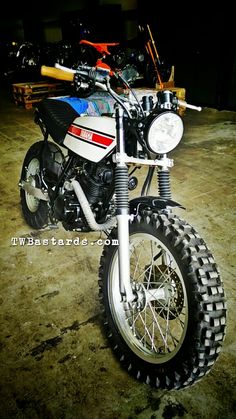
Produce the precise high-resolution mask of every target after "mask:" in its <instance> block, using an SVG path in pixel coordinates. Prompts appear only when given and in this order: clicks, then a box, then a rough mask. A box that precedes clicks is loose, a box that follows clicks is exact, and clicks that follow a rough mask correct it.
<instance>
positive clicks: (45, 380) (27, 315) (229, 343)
mask: <svg viewBox="0 0 236 419" xmlns="http://www.w3.org/2000/svg"><path fill="white" fill-rule="evenodd" d="M9 98H10V96H9V94H8V93H7V92H5V94H4V92H3V91H2V92H1V99H0V100H1V108H0V141H1V160H0V161H1V170H0V180H1V182H0V185H1V195H0V199H1V208H0V211H1V237H0V240H1V255H0V257H1V259H0V261H1V262H0V263H1V266H0V271H1V283H0V284H1V285H0V289H1V292H0V313H1V317H0V322H1V328H0V336H1V340H0V365H1V373H0V399H1V400H0V418H1V419H2V418H4V419H5V418H6V419H8V418H30V419H36V418H43V419H51V418H53V419H54V418H56V419H59V418H60V419H62V418H65V419H72V418H76V419H77V418H78V419H117V418H119V419H128V418H129V419H136V418H137V419H158V418H165V419H169V418H180V417H182V418H188V419H191V418H197V419H218V418H219V419H220V418H224V419H229V418H235V417H236V353H235V351H236V341H235V336H236V326H235V322H234V319H235V300H236V281H235V279H236V278H235V276H236V271H235V254H236V249H235V203H236V200H235V185H236V170H235V158H236V131H235V127H236V113H232V112H228V111H221V112H218V111H216V110H213V109H204V110H203V111H202V112H201V113H198V112H194V111H187V112H186V113H185V115H184V123H185V136H184V139H183V141H182V143H181V145H180V146H179V147H178V148H177V149H176V150H175V151H174V152H173V153H172V157H173V158H174V159H175V167H174V168H173V169H172V189H173V199H175V200H176V201H178V202H181V203H182V205H183V206H185V207H186V208H187V211H186V212H184V211H182V212H181V216H182V217H183V218H186V219H187V220H188V221H189V222H190V223H191V224H193V225H194V227H195V228H196V229H197V230H198V231H199V233H200V235H202V236H203V237H204V239H205V240H206V242H207V244H208V246H209V247H210V249H211V250H212V251H213V254H214V256H215V258H216V260H217V262H218V266H219V268H220V271H221V274H222V277H223V280H224V283H225V290H226V294H227V299H228V328H227V334H226V339H225V343H224V346H223V350H222V352H221V354H220V357H219V359H218V360H217V362H216V364H215V366H214V367H213V369H212V370H211V372H210V373H209V374H208V375H207V376H206V377H204V378H203V379H202V381H200V382H199V383H198V384H196V385H195V386H193V387H191V388H188V389H185V390H181V391H172V392H163V391H157V390H156V391H155V390H154V389H151V388H149V387H148V386H147V385H145V384H140V383H139V382H137V381H135V380H133V379H132V378H131V377H129V375H128V374H127V373H126V371H124V370H122V369H121V367H120V365H119V363H118V362H117V361H116V360H115V358H114V357H113V354H112V352H111V350H110V348H109V346H108V345H107V342H106V339H105V338H104V336H103V334H102V326H101V323H100V307H99V300H98V286H97V277H98V266H99V258H100V254H101V250H102V249H101V248H100V247H99V246H93V247H92V246H91V245H88V246H86V247H82V246H59V245H58V246H52V245H51V246H19V245H18V246H13V244H12V238H13V237H17V238H19V237H34V238H40V239H43V238H49V239H50V238H51V237H55V238H56V239H65V238H74V237H75V233H73V234H72V233H71V232H65V231H64V230H63V229H62V227H60V228H59V229H58V230H55V231H52V230H51V231H48V230H47V231H43V232H35V231H32V230H31V229H30V228H29V227H28V226H27V225H26V224H25V222H24V220H23V218H22V215H21V209H20V204H19V190H18V186H17V184H18V180H19V176H20V171H21V164H22V161H23V158H24V155H25V153H26V151H27V149H28V148H29V146H30V145H31V144H32V143H34V142H35V141H36V140H37V139H39V138H40V132H39V129H38V127H37V126H35V124H34V122H33V110H29V111H26V110H24V109H22V108H19V107H16V106H15V105H14V103H12V102H11V101H10V100H9ZM139 176H140V178H141V177H142V173H140V175H139ZM136 193H138V192H136ZM76 236H79V237H80V238H85V237H86V238H87V239H88V240H89V242H90V241H91V240H93V239H96V238H97V237H98V235H97V234H95V233H90V234H89V233H86V234H79V235H78V234H76Z"/></svg>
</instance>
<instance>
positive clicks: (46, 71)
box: [41, 65, 74, 81]
mask: <svg viewBox="0 0 236 419" xmlns="http://www.w3.org/2000/svg"><path fill="white" fill-rule="evenodd" d="M41 75H42V76H46V77H52V78H54V79H58V80H65V81H73V80H74V74H73V73H70V72H68V71H64V70H61V69H59V68H55V67H47V66H46V65H42V67H41Z"/></svg>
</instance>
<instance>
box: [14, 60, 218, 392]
mask: <svg viewBox="0 0 236 419" xmlns="http://www.w3.org/2000/svg"><path fill="white" fill-rule="evenodd" d="M41 72H42V75H43V76H47V77H53V78H57V79H60V80H67V81H68V82H70V83H73V84H74V85H76V89H77V92H78V93H79V92H80V91H81V90H83V89H87V90H88V91H89V90H90V89H92V90H93V89H94V86H95V87H96V89H98V90H100V91H101V93H102V94H104V97H111V98H112V100H113V103H114V109H112V112H110V113H109V112H106V113H105V114H101V115H97V116H91V115H89V112H87V113H86V109H85V105H86V100H85V99H82V102H81V99H80V98H77V99H76V98H73V99H75V100H74V101H76V100H77V101H78V103H79V104H80V105H81V103H82V105H83V106H84V108H83V109H82V108H81V110H80V111H79V110H78V108H77V110H76V109H75V106H74V102H73V101H72V102H71V103H70V98H67V99H66V98H64V99H63V98H62V99H61V98H47V99H44V100H42V101H41V102H40V103H39V104H38V106H37V109H36V111H35V122H36V124H38V125H39V127H40V128H41V131H42V135H43V140H40V141H38V142H36V143H34V144H33V145H32V146H31V147H30V148H29V150H28V152H27V153H26V156H25V159H24V162H23V166H22V172H21V177H20V182H19V186H20V198H21V206H22V212H23V216H24V218H25V220H26V222H27V223H28V225H29V226H31V227H33V228H34V229H43V228H45V227H47V226H49V227H55V226H56V225H57V224H58V223H59V222H61V223H62V225H63V227H64V228H65V229H66V230H71V231H75V232H89V231H100V232H102V233H103V234H104V235H105V237H106V240H105V243H104V247H103V251H102V255H101V259H100V268H99V279H98V286H99V294H100V299H101V305H102V308H103V313H104V314H103V315H104V319H103V324H104V330H105V333H106V336H107V339H108V341H109V342H110V345H111V348H112V349H113V351H114V353H115V355H116V357H117V358H118V360H119V361H120V363H121V365H122V366H123V367H124V368H125V369H126V370H127V371H128V373H130V374H131V375H132V376H133V377H135V379H137V380H140V381H142V382H144V383H147V384H148V385H150V386H152V387H156V388H160V389H167V390H171V389H182V388H185V387H187V386H190V385H192V384H194V383H196V382H197V381H199V380H200V379H201V378H202V377H203V376H205V374H207V373H208V372H209V371H210V370H211V368H212V366H213V365H214V364H215V361H216V360H217V357H218V355H219V352H220V351H221V347H222V343H223V340H224V335H225V327H226V302H225V297H224V289H223V283H222V280H221V278H220V274H219V271H218V268H217V265H216V262H215V260H214V257H213V255H212V253H211V252H210V250H209V249H208V247H207V244H206V243H205V241H204V240H203V238H201V237H200V236H199V234H198V233H197V232H196V230H195V228H194V227H193V226H192V225H190V224H189V223H188V222H187V221H185V220H183V219H182V218H180V217H179V216H178V215H176V214H175V209H178V208H183V207H182V205H181V204H180V203H177V202H175V201H173V200H172V199H171V188H170V169H171V167H173V164H174V163H173V159H171V158H169V157H168V153H169V152H171V151H172V150H173V149H175V147H177V146H178V144H179V143H180V141H181V139H182V137H183V133H184V125H183V120H182V118H181V116H180V115H179V113H178V109H179V107H180V106H185V107H187V108H190V109H196V110H200V108H197V107H195V106H193V105H189V104H187V103H186V102H182V101H180V100H178V98H177V97H176V96H175V95H174V94H173V93H172V92H171V91H168V90H167V91H165V90H163V91H159V92H157V94H156V97H153V96H148V95H145V96H144V97H142V98H139V97H138V96H137V93H136V92H135V91H134V90H133V89H132V88H130V87H129V86H128V83H127V82H126V80H125V79H124V78H123V76H122V74H119V73H115V72H113V71H112V70H110V69H109V68H107V67H99V66H96V67H90V66H88V65H87V66H83V65H82V66H78V68H77V69H68V68H61V67H60V68H50V67H46V66H43V67H42V71H41ZM112 78H117V79H119V80H120V81H121V82H122V83H123V84H124V85H125V88H126V89H128V88H129V91H130V94H129V95H127V94H125V95H122V94H118V93H117V92H116V91H115V90H114V89H113V88H112V87H111V80H112ZM49 136H50V137H51V138H50V140H49ZM140 167H146V168H147V174H146V178H145V181H144V183H143V185H142V190H141V194H140V196H137V197H135V198H133V199H129V191H133V190H135V188H136V186H137V182H138V179H137V177H135V176H134V173H135V170H137V168H140ZM155 172H156V177H157V184H158V188H159V193H158V192H157V193H155V194H154V195H150V188H151V183H152V179H153V176H154V174H155Z"/></svg>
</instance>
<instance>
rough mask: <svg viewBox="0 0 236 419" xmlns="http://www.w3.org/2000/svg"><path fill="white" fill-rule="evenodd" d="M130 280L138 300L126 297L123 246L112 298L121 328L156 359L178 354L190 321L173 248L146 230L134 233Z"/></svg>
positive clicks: (136, 347) (140, 351)
mask: <svg viewBox="0 0 236 419" xmlns="http://www.w3.org/2000/svg"><path fill="white" fill-rule="evenodd" d="M130 270H131V283H132V287H133V290H134V293H135V294H136V297H137V302H136V303H134V304H132V307H131V306H130V305H128V304H127V303H124V302H122V301H121V296H120V292H119V272H118V251H116V253H115V254H114V257H113V261H112V264H111V268H110V275H109V286H108V298H109V302H110V308H111V313H112V316H113V319H114V321H115V323H116V325H117V326H118V328H119V332H120V334H121V335H122V337H123V339H124V340H125V342H126V344H127V345H128V346H129V347H130V348H131V350H132V351H133V352H134V353H135V354H136V355H138V356H139V357H140V358H142V359H143V360H145V361H147V362H151V363H156V364H158V363H163V362H166V361H168V360H170V359H171V358H173V357H174V356H175V355H176V353H177V352H178V351H179V349H180V348H181V346H182V343H183V341H184V338H185V335H186V330H187V325H188V306H187V294H186V289H185V285H184V280H183V276H182V274H181V271H180V268H179V266H178V264H177V262H176V260H175V259H174V257H173V255H172V254H171V252H170V251H169V250H168V248H167V247H166V246H165V245H164V244H163V243H162V242H161V241H159V240H158V239H157V238H156V237H154V236H152V235H149V234H147V233H135V234H133V235H131V236H130Z"/></svg>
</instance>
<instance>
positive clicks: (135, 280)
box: [99, 214, 226, 389]
mask: <svg viewBox="0 0 236 419" xmlns="http://www.w3.org/2000/svg"><path fill="white" fill-rule="evenodd" d="M112 238H117V237H116V231H113V232H112V233H111V237H110V239H112ZM130 264H131V284H132V287H133V291H134V294H135V295H136V302H134V303H133V304H132V305H128V304H127V303H125V302H122V301H121V297H120V292H119V272H118V247H117V246H105V247H104V251H103V254H102V257H101V266H100V280H99V286H100V294H101V301H102V304H103V307H104V317H105V319H104V325H105V331H106V334H107V336H108V338H109V340H110V342H111V345H112V347H113V349H114V352H115V354H116V356H117V357H118V359H119V360H120V362H121V363H122V365H123V366H124V367H125V368H126V369H127V370H128V371H129V373H131V374H132V375H133V376H134V377H135V378H137V379H139V380H141V381H144V382H146V383H148V384H150V385H152V386H155V387H159V388H163V389H165V388H166V389H178V388H181V387H186V386H188V385H190V384H193V383H194V382H196V381H197V380H199V379H200V378H201V377H202V376H203V375H205V374H206V373H207V372H208V371H209V370H210V368H211V367H212V365H213V364H214V363H215V361H216V359H217V356H218V353H219V351H220V349H221V344H222V341H223V339H224V331H225V317H226V308H225V301H224V292H223V287H222V283H221V280H220V276H219V272H218V270H217V267H216V264H215V262H214V259H213V256H212V254H211V253H210V251H209V250H208V249H207V246H206V244H205V243H204V241H203V239H201V238H200V237H199V235H198V234H197V233H196V231H195V230H194V229H193V227H191V226H190V225H189V224H187V223H186V222H184V221H183V220H180V219H179V218H178V217H176V216H173V215H166V214H159V215H157V214H152V215H148V216H145V215H142V216H138V217H136V218H135V219H134V221H133V222H132V223H131V225H130Z"/></svg>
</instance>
